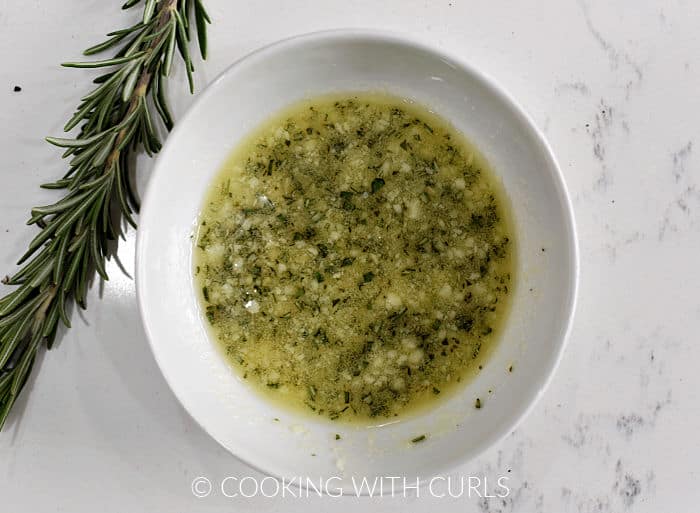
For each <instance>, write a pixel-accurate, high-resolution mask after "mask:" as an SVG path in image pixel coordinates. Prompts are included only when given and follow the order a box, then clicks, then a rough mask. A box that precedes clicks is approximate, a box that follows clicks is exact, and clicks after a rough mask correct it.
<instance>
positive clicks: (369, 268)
mask: <svg viewBox="0 0 700 513" xmlns="http://www.w3.org/2000/svg"><path fill="white" fill-rule="evenodd" d="M504 203H505V202H504V201H503V200H502V197H501V195H500V193H499V189H498V187H497V186H496V184H495V182H494V181H493V176H492V175H491V172H490V171H489V169H488V167H487V166H486V163H485V162H484V161H483V160H482V159H480V158H479V157H478V153H477V152H476V151H475V150H474V149H473V148H471V147H470V146H469V145H468V143H467V142H466V141H465V140H464V139H463V138H462V136H461V135H459V134H458V133H456V132H455V131H454V129H452V128H451V127H450V126H449V125H448V124H447V123H445V122H444V121H441V120H440V119H438V118H437V117H436V116H434V115H433V114H431V113H429V112H428V111H427V110H424V109H422V108H420V107H418V106H416V105H414V104H409V103H408V102H405V101H403V100H401V99H397V98H393V97H388V96H384V95H369V94H361V95H344V96H342V97H334V98H329V97H325V98H320V99H316V100H313V101H306V102H303V103H301V104H298V105H296V106H295V107H293V108H291V109H289V110H287V111H285V112H284V113H283V115H282V116H281V117H279V118H276V119H274V120H272V121H270V122H268V123H267V124H266V125H265V126H264V127H263V129H261V130H260V131H259V132H256V135H255V136H254V137H252V138H251V139H250V140H249V141H248V142H247V143H246V144H244V145H243V146H241V147H240V148H238V149H237V151H236V152H235V153H234V155H233V156H232V158H231V160H230V161H229V162H228V163H227V164H226V166H225V168H224V170H223V171H222V173H221V174H220V176H219V177H218V178H217V180H216V182H215V183H214V185H213V186H212V189H211V193H210V196H209V197H208V198H207V201H206V203H205V206H204V208H203V212H202V215H201V219H200V226H199V230H198V234H197V237H196V246H197V247H196V250H195V251H196V268H195V274H196V280H197V282H198V284H199V288H200V290H201V299H202V304H203V310H204V311H205V312H206V317H207V319H208V322H209V323H210V325H211V327H212V329H213V333H214V336H215V338H216V339H217V340H218V342H219V343H220V344H221V346H222V348H223V349H224V351H225V354H226V355H227V356H228V358H229V359H230V361H231V362H232V363H233V364H234V366H235V367H236V368H238V369H239V370H240V373H241V375H242V377H243V378H245V379H246V380H248V381H250V382H251V383H253V384H254V385H256V387H257V388H258V389H262V390H265V392H266V394H267V395H269V396H274V397H277V398H279V399H280V400H281V401H283V402H284V403H286V404H290V405H297V406H301V407H303V408H305V409H307V410H308V411H311V412H315V413H316V414H318V415H322V416H325V417H328V418H330V419H339V420H347V421H351V420H360V421H367V420H370V419H372V418H374V421H381V420H382V419H387V418H393V417H395V416H397V415H399V414H400V413H402V412H404V411H405V410H406V409H408V408H413V407H415V406H417V405H420V404H427V403H432V401H433V400H434V399H435V398H437V397H438V396H441V397H444V396H445V395H446V394H447V393H448V392H449V391H450V390H452V389H453V388H454V387H455V385H456V384H457V383H459V382H460V381H463V380H464V379H465V378H467V377H468V376H470V375H473V374H474V373H475V372H478V368H479V366H480V365H481V364H482V363H483V359H484V358H485V356H486V354H487V353H488V350H489V348H490V346H492V345H493V344H494V343H495V342H496V341H497V337H498V327H499V325H500V321H501V320H502V318H503V317H504V315H505V314H506V313H507V303H508V299H509V289H510V288H511V287H512V282H513V276H512V269H511V263H512V255H511V253H512V252H513V242H512V233H511V231H510V224H509V223H508V222H507V212H506V211H505V210H504V208H505V204H504Z"/></svg>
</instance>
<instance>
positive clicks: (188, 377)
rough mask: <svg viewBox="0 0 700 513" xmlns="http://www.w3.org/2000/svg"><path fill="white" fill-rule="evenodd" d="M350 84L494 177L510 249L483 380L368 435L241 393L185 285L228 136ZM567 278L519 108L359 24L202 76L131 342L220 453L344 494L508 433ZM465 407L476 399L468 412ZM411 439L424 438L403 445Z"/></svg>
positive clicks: (153, 185) (159, 176)
mask: <svg viewBox="0 0 700 513" xmlns="http://www.w3.org/2000/svg"><path fill="white" fill-rule="evenodd" d="M358 90H384V91H388V92H390V93H393V94H395V95H400V96H404V97H406V98H410V99H414V100H416V101H418V102H420V103H421V104H424V105H426V106H428V107H429V108H431V109H432V110H434V111H435V112H437V113H438V114H439V115H441V116H443V117H445V118H447V119H448V120H449V121H451V122H452V123H453V124H454V125H455V126H456V127H457V128H458V129H459V130H461V131H462V132H463V133H464V134H466V136H467V137H468V138H469V139H470V140H471V141H472V142H474V143H475V144H476V146H477V147H478V148H480V149H481V151H482V152H483V154H484V155H485V156H486V158H487V159H488V160H489V161H490V162H491V164H492V166H493V168H494V170H495V172H496V173H497V174H498V175H499V176H500V178H501V179H502V181H503V184H504V187H505V190H506V192H507V194H508V196H509V198H510V201H511V203H512V207H513V212H514V217H515V222H516V230H517V231H516V235H517V243H518V264H517V278H516V279H517V286H516V288H515V292H514V296H513V307H512V311H511V313H510V318H509V320H508V323H507V326H506V328H505V330H504V333H503V339H502V341H501V342H500V344H499V345H498V348H497V349H496V350H495V351H494V353H493V355H492V356H491V358H490V359H489V360H488V362H487V364H486V366H485V368H484V370H483V371H482V372H481V373H480V375H479V376H478V377H477V378H476V379H475V380H474V381H472V382H471V383H469V384H468V385H467V386H465V387H464V389H463V390H462V392H461V393H459V394H457V395H455V396H454V397H452V398H451V399H450V400H448V401H446V402H443V403H442V404H440V405H439V406H438V407H437V408H435V409H433V410H431V411H430V412H428V413H426V414H424V415H421V416H418V417H415V418H411V419H409V420H406V421H403V422H399V423H396V424H391V425H386V426H383V427H378V428H371V429H369V428H357V427H354V428H351V427H347V426H346V425H342V424H335V423H333V422H332V421H329V420H323V419H318V420H313V419H309V418H308V417H297V416H296V415H294V414H290V413H289V412H287V411H282V410H279V409H278V408H276V407H275V406H273V405H271V404H269V403H268V402H266V401H264V400H261V399H260V398H259V396H258V395H256V394H255V393H252V392H251V391H250V390H249V389H248V386H247V385H246V384H245V383H244V382H242V381H241V380H240V379H239V378H238V377H237V376H236V374H235V373H234V372H233V371H232V369H231V368H229V366H228V365H227V364H226V363H225V361H224V360H223V359H222V358H221V356H220V354H219V352H218V350H217V349H216V348H215V346H214V344H213V342H212V341H211V340H210V339H209V338H208V334H207V330H206V328H205V325H204V321H203V319H202V315H201V314H200V307H199V304H198V299H197V296H196V294H195V286H194V282H193V276H192V235H193V232H194V229H195V227H196V224H197V215H198V213H199V209H200V206H201V204H202V201H203V197H204V194H205V191H206V190H207V188H208V187H209V184H210V182H211V180H212V179H213V177H214V175H215V174H216V173H217V172H218V171H219V168H220V166H221V164H222V163H223V162H224V160H225V159H226V157H227V156H228V155H229V153H230V152H231V150H232V149H233V148H234V147H235V146H236V144H237V142H238V141H239V140H240V139H241V138H242V137H244V136H245V135H246V134H247V133H248V132H249V131H251V130H252V129H254V128H255V127H256V126H257V125H258V124H260V123H261V122H262V121H264V120H265V119H266V118H268V117H269V116H270V115H272V114H273V113H275V112H276V111H278V110H280V109H281V108H283V107H285V106H286V105H288V104H290V103H292V102H294V101H295V100H299V99H301V98H305V97H308V96H311V95H315V94H319V93H328V92H331V91H358ZM577 270H578V260H577V244H576V237H575V231H574V222H573V217H572V209H571V205H570V202H569V199H568V197H567V192H566V189H565V186H564V182H563V180H562V176H561V172H560V171H559V168H558V167H557V164H556V162H555V159H554V157H553V155H552V152H551V151H550V149H549V147H548V146H547V144H546V142H545V141H544V139H543V137H542V135H541V134H540V132H539V131H538V130H537V128H536V127H535V126H534V124H533V123H532V121H531V120H530V119H529V118H528V117H527V115H526V114H525V113H524V112H523V110H522V109H521V108H519V107H518V106H517V105H516V104H515V103H514V101H513V100H512V99H511V98H510V97H509V96H508V95H507V94H506V93H504V92H503V90H502V89H500V88H499V87H498V86H497V85H496V84H494V82H493V81H491V80H490V79H488V78H486V77H485V76H484V75H482V74H481V73H480V72H478V71H477V70H475V69H473V68H471V67H470V66H469V65H467V64H465V63H463V62H461V61H460V60H458V59H456V58H454V57H451V56H447V55H445V54H443V53H442V52H440V51H437V50H435V49H433V48H430V47H428V46H424V45H423V44H419V43H416V42H414V41H412V40H410V39H407V38H406V37H403V36H399V35H394V34H387V33H381V32H373V31H358V30H343V31H332V32H321V33H315V34H310V35H304V36H300V37H295V38H292V39H287V40H285V41H281V42H279V43H275V44H273V45H271V46H268V47H266V48H263V49H262V50H259V51H257V52H254V53H253V54H251V55H249V56H247V57H246V58H244V59H242V60H240V61H238V62H237V63H235V64H234V65H233V66H231V67H230V68H229V69H228V70H226V71H225V72H224V73H223V74H222V75H221V76H220V77H219V78H218V79H217V80H215V81H214V82H213V83H212V84H211V85H210V86H209V87H208V88H207V90H206V91H205V92H204V93H202V94H201V96H200V97H199V98H198V99H197V101H196V102H195V104H194V105H193V107H192V108H191V109H190V111H189V112H188V113H187V115H186V116H185V117H184V119H182V120H181V121H180V122H179V123H178V125H177V127H176V129H175V130H174V132H173V133H172V134H170V137H169V138H168V140H167V143H166V145H165V147H164V149H163V151H162V153H161V155H160V157H159V158H158V162H157V164H156V168H155V170H154V172H153V175H152V176H151V179H150V183H149V186H148V191H147V193H146V195H145V198H144V208H143V212H142V215H141V227H140V231H139V237H138V249H137V287H138V299H139V304H140V308H141V314H142V317H143V322H144V324H145V328H146V332H147V334H148V338H149V340H150V343H151V347H152V349H153V353H154V355H155V357H156V360H157V362H158V365H159V366H160V368H161V370H162V372H163V375H164V376H165V379H166V380H167V382H168V383H169V385H170V387H171V388H172V390H173V392H174V393H175V395H176V396H177V397H178V399H179V400H180V401H181V402H182V404H183V405H184V407H185V408H186V409H187V411H189V413H190V414H191V415H192V417H194V419H196V420H197V422H199V423H200V424H201V426H202V427H203V428H204V429H205V430H206V431H207V432H208V433H209V434H210V435H211V436H212V437H213V438H215V439H216V440H217V441H218V442H219V443H221V444H222V445H223V446H224V447H226V448H227V449H228V450H229V451H231V453H233V454H234V455H236V456H238V457H239V458H241V459H242V460H244V461H245V462H247V463H249V464H250V465H251V466H253V467H256V468H257V469H260V470H262V471H263V472H265V473H267V474H271V475H274V476H278V477H285V478H288V479H293V478H297V479H298V476H309V477H311V478H320V477H324V478H328V477H330V476H339V478H334V480H333V481H332V483H331V484H332V485H333V486H334V487H335V486H338V487H340V488H343V489H344V490H345V491H349V490H351V489H352V488H351V482H352V481H351V479H352V477H353V476H355V477H357V476H363V477H369V478H372V477H373V476H394V475H405V476H408V477H410V478H411V479H415V478H416V477H418V478H421V479H422V480H425V479H426V478H429V477H430V476H434V475H437V474H440V473H443V472H445V471H447V470H449V469H451V468H453V467H455V466H457V465H458V464H460V463H463V462H465V461H467V460H468V459H470V458H472V457H474V456H475V455H477V454H478V453H480V452H481V451H483V450H484V449H486V448H487V447H488V446H490V445H491V444H493V443H495V442H496V441H498V440H499V439H500V438H502V437H503V436H504V435H506V434H508V433H509V432H510V431H512V430H513V429H514V428H515V426H516V424H517V423H518V421H519V420H520V419H522V418H523V416H524V415H525V414H526V413H527V411H528V410H529V409H530V408H531V407H532V405H533V404H534V403H535V401H536V400H537V398H538V397H539V396H540V395H541V394H542V392H543V390H544V388H545V386H546V384H547V382H548V381H549V379H550V377H551V376H552V373H553V372H554V369H555V367H556V366H557V363H558V360H559V358H560V356H561V353H562V349H563V347H564V342H565V338H566V334H567V330H568V327H569V325H570V322H571V317H572V313H573V310H574V302H575V296H576V284H577ZM511 365H512V366H513V370H512V372H508V368H509V367H510V366H511ZM489 390H491V393H489V392H488V391H489ZM475 397H480V398H482V399H483V404H484V406H483V408H481V409H480V410H477V409H475V408H474V400H475ZM274 419H279V420H278V421H277V420H274ZM336 433H339V434H341V440H336V439H335V434H336ZM423 433H428V434H429V436H428V438H427V440H425V441H424V442H421V443H417V444H411V443H410V440H411V439H413V438H414V437H416V436H418V435H421V434H423Z"/></svg>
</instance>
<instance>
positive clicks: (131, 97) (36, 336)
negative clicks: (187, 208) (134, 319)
mask: <svg viewBox="0 0 700 513" xmlns="http://www.w3.org/2000/svg"><path fill="white" fill-rule="evenodd" d="M139 4H142V5H143V18H142V21H140V22H139V23H137V24H136V25H134V26H132V27H129V28H127V29H122V30H117V31H115V32H112V33H110V34H109V35H108V37H109V38H110V39H108V40H107V41H105V42H104V43H100V44H98V45H95V46H93V47H91V48H88V49H87V50H86V51H85V55H86V56H90V55H93V54H96V53H99V52H102V51H105V50H108V49H110V48H115V47H118V49H117V50H116V53H115V54H114V56H113V57H112V58H109V59H103V60H97V61H90V62H69V63H65V64H64V66H67V67H72V68H108V70H107V72H106V73H105V74H103V75H102V76H100V77H98V78H97V79H95V81H94V82H95V84H97V85H96V87H95V88H94V90H93V91H92V92H91V93H89V94H88V95H87V96H85V97H84V98H83V99H82V101H81V103H80V105H79V106H78V108H77V109H76V112H75V114H74V115H73V117H72V118H71V119H70V121H68V123H67V124H66V127H65V129H66V131H70V130H71V129H73V128H74V127H76V126H78V125H80V129H79V133H78V135H77V137H75V138H57V137H48V138H47V141H48V142H49V143H51V144H53V145H55V146H58V147H61V148H64V149H65V153H64V154H63V157H64V158H68V159H70V160H69V165H68V172H67V173H66V174H65V175H64V176H63V177H62V178H61V179H59V180H56V181H55V182H52V183H47V184H44V185H42V187H44V188H46V189H58V190H61V191H63V197H62V198H61V199H60V200H59V201H57V202H56V203H53V204H51V205H45V206H41V207H35V208H33V209H32V211H31V217H30V219H29V221H28V223H27V224H30V225H36V226H37V227H38V228H39V233H38V234H37V235H36V237H35V238H34V239H33V240H32V241H31V242H30V244H29V248H28V249H27V252H26V253H25V254H24V255H23V256H22V258H21V259H20V261H19V264H18V265H22V267H21V268H20V269H19V270H18V271H17V272H15V274H14V275H12V276H7V277H6V278H5V279H4V280H3V283H4V284H6V285H8V286H14V290H12V291H10V292H9V293H7V294H6V295H5V296H4V297H2V298H0V429H2V426H3V425H4V423H5V421H6V419H7V416H8V414H9V412H10V410H11V409H12V406H13V404H14V403H15V401H16V399H17V397H18V395H19V394H20V392H21V390H22V388H23V387H24V384H25V383H26V381H27V378H28V377H29V375H30V373H31V371H32V366H33V365H34V360H35V358H36V354H37V351H38V350H39V348H40V346H41V345H42V343H46V345H47V347H48V348H51V346H52V345H53V342H54V340H55V338H56V332H57V329H58V326H59V323H60V322H62V323H63V324H65V326H66V327H70V321H69V317H68V313H67V310H68V309H69V308H70V307H71V305H73V304H77V305H78V306H79V307H81V308H85V307H86V294H87V289H88V286H89V284H90V282H91V280H92V278H93V275H94V273H95V272H97V273H98V274H99V276H101V277H102V278H103V279H105V280H106V279H107V274H106V272H105V260H107V259H108V258H109V255H110V249H109V247H108V241H109V240H114V239H116V238H117V237H118V236H119V235H120V234H121V233H122V229H121V227H122V220H125V221H126V222H128V223H129V224H131V225H133V226H136V224H135V222H134V220H133V217H132V214H133V213H134V212H135V211H137V210H138V202H137V200H136V194H135V193H134V190H133V188H132V184H131V181H130V179H129V176H130V168H131V165H132V164H131V162H132V159H131V158H130V153H131V152H133V151H135V150H136V149H138V148H143V149H144V151H145V152H146V153H147V154H148V155H153V154H154V153H157V152H158V151H159V150H160V147H161V143H160V139H159V137H158V135H157V133H156V131H155V128H154V125H153V121H152V115H151V110H153V111H154V112H157V113H158V115H159V117H160V119H161V120H162V122H163V124H164V125H165V127H166V128H167V129H168V130H170V129H171V128H172V125H173V122H172V118H171V116H170V111H169V109H168V105H167V103H166V101H165V95H164V93H163V86H164V81H165V79H166V78H167V76H168V74H169V72H170V66H171V64H172V61H173V55H174V54H175V49H176V48H177V49H178V51H179V53H180V55H181V56H182V58H183V60H184V62H185V69H186V71H187V77H188V83H189V86H190V90H192V88H193V80H192V78H193V77H192V73H193V71H194V66H193V65H192V59H191V56H190V52H189V44H190V33H191V30H190V28H191V25H195V27H196V32H197V39H198V43H199V48H200V52H201V54H202V57H206V48H207V44H206V25H207V24H208V23H210V19H209V16H208V15H207V13H206V11H205V9H204V5H203V4H202V1H201V0H127V1H126V3H125V4H124V5H123V6H122V8H123V9H129V8H132V7H134V6H137V5H139ZM114 212H119V213H120V215H118V216H115V215H114Z"/></svg>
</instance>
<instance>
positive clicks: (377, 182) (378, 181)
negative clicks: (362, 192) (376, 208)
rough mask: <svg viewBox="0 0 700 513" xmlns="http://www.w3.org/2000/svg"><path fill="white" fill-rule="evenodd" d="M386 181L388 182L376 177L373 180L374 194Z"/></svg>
mask: <svg viewBox="0 0 700 513" xmlns="http://www.w3.org/2000/svg"><path fill="white" fill-rule="evenodd" d="M385 183H386V182H385V181H384V179H383V178H375V179H374V180H372V193H373V194H374V193H375V192H378V191H379V189H381V188H382V187H384V184H385Z"/></svg>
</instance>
